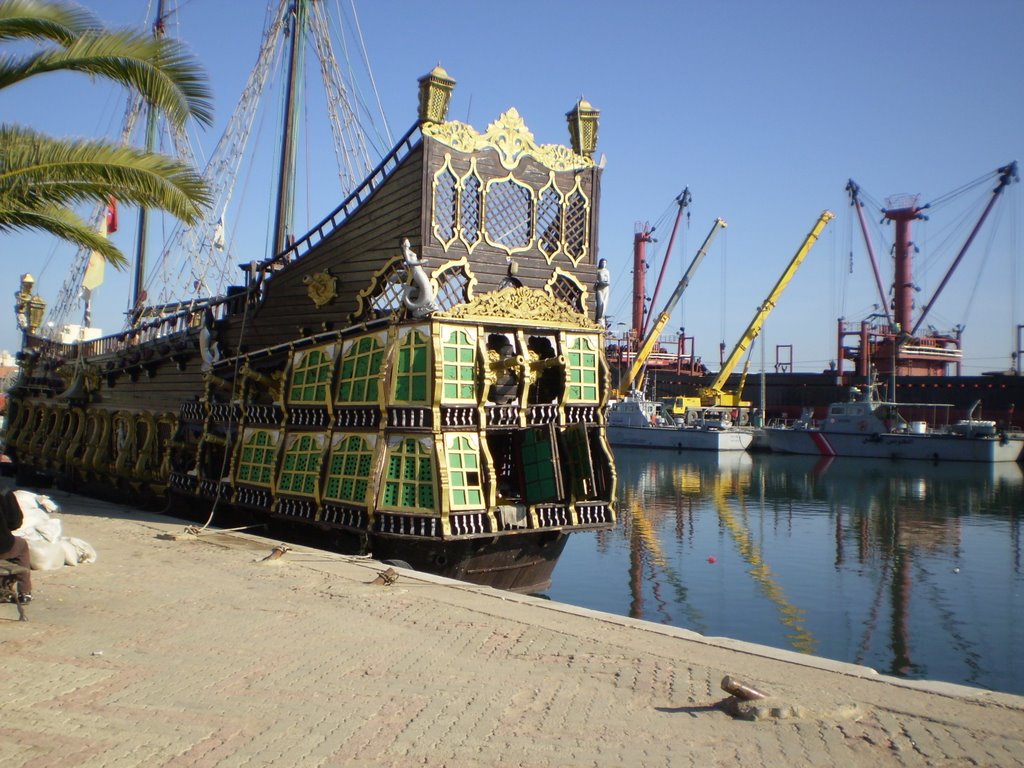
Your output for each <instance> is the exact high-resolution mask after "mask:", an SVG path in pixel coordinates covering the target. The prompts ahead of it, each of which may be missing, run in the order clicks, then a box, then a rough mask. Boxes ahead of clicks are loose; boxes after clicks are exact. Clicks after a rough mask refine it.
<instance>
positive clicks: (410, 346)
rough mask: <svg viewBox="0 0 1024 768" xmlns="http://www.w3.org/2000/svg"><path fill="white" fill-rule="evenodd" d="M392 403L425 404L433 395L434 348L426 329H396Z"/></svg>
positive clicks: (392, 357) (393, 353)
mask: <svg viewBox="0 0 1024 768" xmlns="http://www.w3.org/2000/svg"><path fill="white" fill-rule="evenodd" d="M390 357H391V360H392V371H391V402H392V403H394V404H395V405H427V404H429V402H430V396H431V393H432V382H431V379H432V378H433V377H432V376H431V373H432V372H433V345H432V344H431V340H430V332H429V330H425V329H423V328H420V327H412V328H401V329H399V334H398V338H397V339H396V340H395V346H394V349H393V351H392V352H391V355H390Z"/></svg>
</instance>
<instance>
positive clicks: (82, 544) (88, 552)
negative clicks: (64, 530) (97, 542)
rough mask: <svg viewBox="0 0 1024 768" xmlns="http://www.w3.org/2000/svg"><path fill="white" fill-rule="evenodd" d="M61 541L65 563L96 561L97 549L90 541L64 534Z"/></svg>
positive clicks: (75, 563) (76, 563)
mask: <svg viewBox="0 0 1024 768" xmlns="http://www.w3.org/2000/svg"><path fill="white" fill-rule="evenodd" d="M60 543H61V545H62V546H63V547H64V565H78V564H79V563H95V562H96V550H95V549H93V548H92V545H91V544H89V542H87V541H82V539H76V538H75V537H73V536H64V537H62V538H61V540H60Z"/></svg>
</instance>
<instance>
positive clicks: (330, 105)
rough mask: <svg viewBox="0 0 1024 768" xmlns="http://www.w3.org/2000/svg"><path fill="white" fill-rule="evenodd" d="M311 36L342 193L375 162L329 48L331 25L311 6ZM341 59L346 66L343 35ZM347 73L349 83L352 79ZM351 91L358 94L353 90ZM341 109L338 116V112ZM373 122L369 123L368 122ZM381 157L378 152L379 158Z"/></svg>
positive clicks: (353, 78)
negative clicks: (343, 59)
mask: <svg viewBox="0 0 1024 768" xmlns="http://www.w3.org/2000/svg"><path fill="white" fill-rule="evenodd" d="M310 35H311V37H312V39H313V43H314V46H315V48H316V51H317V61H318V62H319V64H320V75H321V78H322V79H323V85H324V96H325V97H326V100H327V112H328V116H329V117H330V120H329V122H330V126H331V130H332V132H333V133H334V152H335V156H336V157H337V161H338V177H339V179H340V180H341V185H342V189H345V190H349V189H353V188H354V187H355V186H356V185H357V184H358V183H359V182H360V181H362V180H363V179H364V178H365V177H366V176H367V174H369V172H370V171H371V170H372V169H373V165H374V162H373V161H372V160H371V159H370V153H369V149H368V147H367V136H366V132H365V131H364V129H363V126H362V125H361V124H360V123H359V120H358V118H357V115H356V111H355V109H354V108H353V105H352V100H351V98H350V97H349V90H348V88H347V87H346V85H345V79H344V77H342V74H341V71H340V70H339V68H338V57H337V56H336V55H335V52H334V46H333V44H332V42H331V41H332V37H331V30H330V22H329V19H328V18H327V16H326V15H325V13H324V11H323V9H322V8H321V6H319V5H314V6H313V13H312V14H311V16H310ZM339 38H340V40H341V42H342V49H343V51H344V58H345V60H346V62H348V49H347V46H346V45H345V38H344V35H343V34H341V33H339ZM349 70H350V79H351V80H352V82H353V83H355V82H356V81H355V77H354V75H353V74H352V73H351V67H349ZM353 90H358V89H356V88H355V87H354V86H353ZM339 107H340V108H341V114H339V112H338V108H339ZM371 122H372V121H371ZM380 154H381V153H380V152H378V155H380Z"/></svg>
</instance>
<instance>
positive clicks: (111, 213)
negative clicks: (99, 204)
mask: <svg viewBox="0 0 1024 768" xmlns="http://www.w3.org/2000/svg"><path fill="white" fill-rule="evenodd" d="M114 232H117V200H115V199H114V196H113V195H111V196H110V202H109V203H108V204H107V234H108V235H110V234H113V233H114Z"/></svg>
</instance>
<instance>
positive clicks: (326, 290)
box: [302, 270, 338, 309]
mask: <svg viewBox="0 0 1024 768" xmlns="http://www.w3.org/2000/svg"><path fill="white" fill-rule="evenodd" d="M302 282H303V283H304V284H305V285H307V286H308V288H307V289H306V292H307V294H308V295H309V298H310V299H311V300H312V302H313V304H315V305H316V308H317V309H320V307H322V306H324V305H325V304H329V303H330V302H331V301H333V300H334V297H336V296H337V295H338V278H336V277H334V275H332V274H331V273H330V272H328V271H327V270H324V271H323V272H316V273H314V274H312V275H306V276H305V277H304V278H302Z"/></svg>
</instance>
